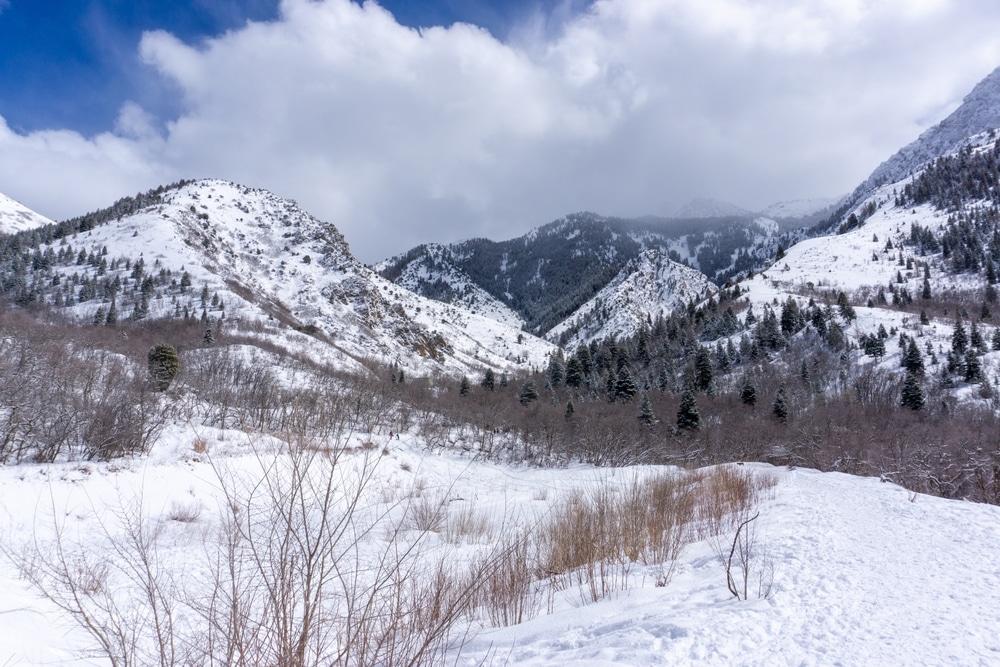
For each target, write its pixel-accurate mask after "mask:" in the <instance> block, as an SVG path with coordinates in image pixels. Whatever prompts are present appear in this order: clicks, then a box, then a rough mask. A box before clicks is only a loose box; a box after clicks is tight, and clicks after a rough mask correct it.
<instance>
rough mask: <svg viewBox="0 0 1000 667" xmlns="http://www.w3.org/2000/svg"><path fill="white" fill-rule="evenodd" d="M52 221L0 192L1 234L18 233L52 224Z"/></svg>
mask: <svg viewBox="0 0 1000 667" xmlns="http://www.w3.org/2000/svg"><path fill="white" fill-rule="evenodd" d="M50 224H52V221H51V220H49V219H48V218H46V217H45V216H44V215H40V214H38V213H35V212H34V211H32V210H31V209H30V208H28V207H27V206H25V205H24V204H21V203H20V202H17V201H14V200H13V199H11V198H10V197H8V196H7V195H5V194H3V193H0V234H16V233H17V232H21V231H24V230H25V229H34V228H35V227H41V226H43V225H50Z"/></svg>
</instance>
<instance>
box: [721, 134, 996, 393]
mask: <svg viewBox="0 0 1000 667" xmlns="http://www.w3.org/2000/svg"><path fill="white" fill-rule="evenodd" d="M994 141H995V138H994V137H993V136H992V133H991V132H986V133H983V134H980V135H976V136H974V137H971V138H969V139H968V140H967V142H965V144H964V145H969V146H972V147H973V148H974V150H976V151H984V150H992V148H993V146H994ZM959 150H960V149H959ZM956 152H957V151H952V152H951V153H950V154H956ZM919 173H920V170H919V169H918V170H917V171H916V172H915V174H914V175H910V176H907V177H906V178H904V179H902V180H900V181H898V182H893V183H887V184H885V185H883V186H881V187H879V188H877V189H876V190H875V191H874V192H873V193H872V194H870V195H869V196H868V197H867V198H866V199H864V200H862V201H860V202H858V204H857V206H856V207H855V208H854V209H852V210H851V211H849V213H854V214H855V215H856V216H859V217H862V218H863V222H862V223H861V224H860V226H859V227H857V228H855V229H852V230H850V231H847V232H845V233H842V234H837V235H833V236H823V237H817V238H811V239H806V240H804V241H802V242H800V243H798V244H796V245H794V246H792V247H791V248H789V249H788V251H787V252H786V254H785V256H784V257H782V258H781V259H780V260H777V261H775V262H774V264H773V265H772V266H771V267H770V268H769V269H767V270H766V271H763V272H761V273H759V274H757V275H755V276H754V277H753V278H752V279H751V280H747V281H744V282H743V283H741V287H742V288H743V289H744V290H745V291H746V298H747V299H748V300H749V301H750V303H752V304H753V305H754V306H755V308H756V309H757V313H760V312H761V309H762V308H764V307H773V306H774V304H775V303H782V302H784V301H785V300H786V299H787V298H789V297H793V298H795V299H797V300H798V301H799V302H800V305H804V304H805V303H806V302H807V301H808V300H809V299H810V298H813V299H815V300H817V301H819V302H821V303H822V302H824V301H826V302H828V303H829V302H834V301H836V297H837V295H838V294H839V293H840V292H843V293H844V294H845V296H847V297H848V299H849V300H850V301H851V302H853V303H855V304H858V305H856V306H855V308H854V310H855V312H856V314H857V319H856V320H855V321H854V322H853V323H852V324H851V325H850V326H849V327H848V328H847V332H846V333H847V334H848V336H849V337H851V338H852V339H854V340H857V339H858V337H860V336H861V335H862V334H866V333H867V334H871V333H873V332H875V331H876V330H877V329H878V327H879V326H880V325H881V326H883V327H884V328H885V329H886V330H892V329H896V330H898V331H900V332H903V333H906V334H907V335H911V336H915V337H917V338H919V339H920V341H921V347H922V349H924V350H933V351H934V352H935V353H936V354H937V355H938V356H939V357H943V356H944V354H945V353H946V352H947V351H948V350H949V349H950V347H951V336H952V332H953V325H954V323H955V319H954V317H955V315H954V314H953V315H951V316H950V317H948V318H941V317H938V318H935V317H931V318H930V319H929V321H928V323H926V324H922V323H921V322H920V318H919V317H918V316H915V315H914V314H913V313H912V312H907V311H906V310H899V309H895V308H891V307H889V306H891V305H892V303H891V301H892V297H891V295H890V294H889V293H890V289H892V288H895V289H897V290H900V291H903V290H905V292H906V293H907V294H908V295H909V296H910V297H912V298H913V299H920V296H921V294H922V293H923V291H924V282H925V271H926V273H927V274H928V275H927V278H926V283H927V286H928V288H929V289H930V292H931V294H932V295H942V294H969V295H977V294H979V295H980V296H979V297H978V298H979V299H982V295H981V293H982V291H983V287H984V281H983V278H982V277H981V275H980V274H979V273H976V272H972V273H955V272H954V271H953V270H951V269H950V267H949V266H947V265H946V261H945V258H944V257H943V255H942V253H941V252H936V253H926V254H925V253H922V252H921V251H920V249H919V247H917V246H915V245H913V244H912V242H911V231H912V228H913V226H914V225H916V226H918V227H919V228H922V229H926V230H929V231H930V232H931V233H934V234H939V233H940V232H941V230H942V229H943V228H944V227H945V226H946V225H947V223H948V219H949V214H948V213H947V212H944V211H940V210H937V209H935V208H934V207H932V206H931V205H930V204H922V205H919V206H906V205H897V202H896V194H897V193H899V192H902V191H903V189H904V188H905V186H906V185H907V184H908V183H910V182H911V181H912V180H913V179H914V177H915V176H916V175H918V174H919ZM865 210H867V211H868V212H869V213H870V215H868V216H867V217H863V216H862V212H863V211H865ZM922 267H926V268H922ZM887 295H889V296H887ZM883 300H887V301H888V303H886V302H885V301H883ZM974 314H978V313H974ZM968 317H969V315H968V314H966V318H968ZM973 319H979V318H973ZM979 326H980V327H981V329H982V331H983V334H984V336H986V338H987V339H989V336H991V335H992V331H993V326H992V322H980V325H979ZM887 351H888V354H887V355H886V357H885V358H884V359H883V360H882V361H881V365H882V366H883V367H884V368H886V369H887V370H892V371H894V372H898V373H902V372H903V371H902V369H901V368H900V363H899V362H900V355H901V352H900V351H899V350H898V349H897V346H896V345H890V346H888V348H887ZM858 358H859V361H860V363H869V364H875V363H876V362H874V361H873V360H870V359H867V360H866V358H865V357H864V356H863V355H861V354H860V353H859V354H858ZM982 359H983V360H982V363H983V364H984V367H985V368H984V370H985V371H986V373H985V375H986V377H988V378H993V377H995V375H996V373H997V372H998V371H1000V352H997V351H992V352H989V353H987V354H985V355H984V356H983V358H982Z"/></svg>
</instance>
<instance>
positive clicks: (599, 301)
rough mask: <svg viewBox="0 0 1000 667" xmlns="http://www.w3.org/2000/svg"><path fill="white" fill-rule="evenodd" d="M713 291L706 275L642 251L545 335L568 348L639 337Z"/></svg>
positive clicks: (657, 253)
mask: <svg viewBox="0 0 1000 667" xmlns="http://www.w3.org/2000/svg"><path fill="white" fill-rule="evenodd" d="M717 290H718V288H717V287H716V286H715V285H714V284H713V283H712V282H711V281H709V279H708V278H707V277H706V276H705V274H703V273H701V272H700V271H697V270H696V269H692V268H690V267H688V266H684V265H683V264H679V263H677V262H674V261H672V260H670V259H668V258H667V257H666V256H665V255H664V254H663V253H661V252H660V251H658V250H646V251H643V252H642V253H641V254H640V255H639V257H637V258H636V259H634V260H632V261H630V262H629V263H628V265H626V267H625V268H624V269H622V271H621V273H619V274H618V276H617V277H616V278H615V279H614V280H612V281H611V282H610V283H608V285H607V286H606V287H604V289H602V290H601V291H600V292H598V293H597V296H595V297H594V298H593V299H591V300H590V301H588V302H587V303H585V304H584V305H583V306H581V307H580V309H579V310H577V311H576V312H575V313H573V315H572V316H570V317H569V318H568V319H566V320H565V321H564V322H562V323H561V324H559V325H558V326H556V327H555V328H553V329H552V330H551V331H550V332H549V333H548V334H547V337H548V339H549V340H551V341H561V342H562V344H563V346H564V347H566V348H568V349H575V348H576V347H577V346H578V345H579V344H581V343H589V342H590V341H592V340H600V339H603V338H607V337H609V336H614V337H616V338H623V337H627V336H633V335H635V334H636V333H638V331H639V329H640V328H642V327H643V325H646V326H649V325H650V323H652V322H653V321H654V320H656V319H657V318H658V317H661V316H663V317H665V316H667V315H669V314H670V313H671V312H672V311H674V310H675V309H678V308H684V307H685V306H687V304H688V303H690V302H691V301H695V302H699V301H701V300H702V299H703V298H705V296H706V294H707V293H708V292H710V291H717Z"/></svg>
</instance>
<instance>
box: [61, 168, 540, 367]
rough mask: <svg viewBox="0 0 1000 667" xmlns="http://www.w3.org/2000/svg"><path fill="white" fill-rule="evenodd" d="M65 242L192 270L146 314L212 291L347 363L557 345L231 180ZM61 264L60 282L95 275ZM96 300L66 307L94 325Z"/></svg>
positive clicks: (241, 314) (471, 362)
mask: <svg viewBox="0 0 1000 667" xmlns="http://www.w3.org/2000/svg"><path fill="white" fill-rule="evenodd" d="M66 242H68V243H70V244H71V245H73V246H74V248H75V249H77V250H79V249H85V250H87V251H88V252H96V253H98V254H100V253H101V252H102V249H103V248H104V247H107V249H108V260H109V261H110V260H111V259H114V258H117V257H122V258H131V259H132V260H133V261H135V260H136V259H137V258H139V257H142V259H143V262H144V264H145V266H146V269H147V271H153V272H158V271H160V270H164V269H169V270H171V271H172V272H173V274H174V275H175V276H176V277H178V278H179V277H180V275H181V274H182V273H183V272H184V271H187V272H188V274H189V275H190V277H191V281H192V289H191V292H190V293H191V298H190V299H189V301H188V302H187V303H185V304H180V303H171V302H170V301H169V300H167V299H165V298H157V299H153V300H152V301H151V302H150V317H166V316H171V315H174V314H175V312H176V309H177V308H178V306H183V305H188V306H189V307H190V308H191V309H192V310H193V311H194V313H200V312H201V309H202V305H201V303H200V301H199V300H198V297H197V295H198V294H199V293H200V292H201V290H202V289H203V288H204V287H207V288H208V290H209V292H211V293H212V294H213V295H215V294H218V295H219V297H220V298H221V299H222V301H223V302H224V303H225V304H226V307H225V317H226V318H227V319H231V320H232V319H236V320H245V321H256V322H260V323H263V324H264V325H266V326H271V327H275V328H278V327H279V326H280V328H279V329H277V330H279V331H280V334H281V336H282V337H284V338H286V339H287V340H288V341H290V344H292V345H296V346H300V347H303V348H304V349H308V350H309V353H310V354H314V355H316V356H318V358H320V359H323V360H325V361H327V362H328V363H331V364H333V365H335V366H340V367H345V368H350V369H353V370H359V369H360V368H362V362H363V361H364V360H368V359H373V360H377V361H379V362H381V363H383V364H395V365H397V366H399V367H401V368H404V369H406V371H407V372H408V373H410V374H415V375H420V376H427V375H433V374H435V373H446V374H450V375H460V374H462V373H466V372H470V371H478V370H482V369H484V368H486V367H492V368H494V369H497V370H500V369H524V368H527V367H528V365H529V364H534V365H536V366H539V365H541V364H542V363H544V360H545V359H546V357H547V355H548V354H549V353H550V352H551V351H552V349H553V348H552V346H551V345H550V344H548V343H546V342H545V341H542V340H541V339H538V338H535V337H533V336H530V335H527V334H522V332H521V331H520V330H519V329H518V328H516V327H511V326H507V325H504V324H502V323H498V322H496V321H494V320H491V319H488V318H486V317H482V316H479V315H476V314H474V313H469V312H467V311H465V310H463V309H461V308H457V307H455V306H449V305H446V304H442V303H438V302H436V301H432V300H429V299H425V298H423V297H420V296H418V295H416V294H413V293H412V292H410V291H408V290H406V289H405V288H403V287H400V286H398V285H394V284H392V283H391V282H389V281H387V280H385V279H383V278H382V277H380V276H379V275H378V274H376V273H375V272H374V271H372V270H371V269H369V268H367V267H365V266H364V265H363V264H361V263H360V262H359V261H358V260H356V259H355V258H354V257H353V255H351V253H350V250H349V248H348V246H347V243H346V241H345V240H344V237H343V236H342V235H341V234H340V232H339V231H338V230H337V228H336V227H335V226H334V225H332V224H330V223H327V222H323V221H320V220H318V219H316V218H315V217H313V216H311V215H309V214H308V213H306V212H304V211H302V210H301V209H300V208H299V207H298V205H296V204H295V203H294V202H292V201H289V200H286V199H282V198H280V197H277V196H275V195H273V194H272V193H270V192H267V191H266V190H258V189H252V188H247V187H244V186H240V185H236V184H233V183H229V182H226V181H220V180H204V181H196V182H194V183H191V184H189V185H186V186H184V187H182V188H180V189H177V190H173V191H169V192H167V193H165V194H164V203H163V204H161V205H157V206H151V207H149V208H147V209H145V210H143V211H140V212H139V213H137V214H135V215H132V216H127V217H125V218H122V219H121V220H118V221H114V222H111V223H108V224H106V225H102V226H98V227H96V228H95V229H93V230H91V231H88V232H83V233H78V234H75V235H72V236H70V237H68V238H67V239H66ZM56 249H58V248H56ZM42 250H43V251H44V250H45V248H43V249H42ZM57 270H58V271H61V272H62V273H63V274H64V275H63V278H68V277H70V275H72V274H73V273H77V272H89V273H91V274H92V273H93V272H94V271H95V269H93V267H80V266H69V267H66V266H62V267H58V268H57ZM108 275H110V274H108ZM125 275H127V272H125ZM92 277H93V276H92ZM99 307H104V308H107V307H108V304H107V303H102V302H101V301H100V300H92V301H88V302H85V303H82V304H78V305H74V306H72V307H71V309H70V310H71V311H72V312H74V313H75V314H76V315H77V316H78V317H79V318H80V319H81V320H82V321H84V322H89V321H90V320H91V319H92V318H93V315H94V312H95V311H96V310H97V309H98V308H99ZM210 315H211V316H213V317H217V316H218V312H214V313H210ZM297 332H305V333H297ZM306 334H308V335H306Z"/></svg>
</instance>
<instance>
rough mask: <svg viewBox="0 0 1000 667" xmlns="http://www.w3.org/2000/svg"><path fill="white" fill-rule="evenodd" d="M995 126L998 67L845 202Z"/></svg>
mask: <svg viewBox="0 0 1000 667" xmlns="http://www.w3.org/2000/svg"><path fill="white" fill-rule="evenodd" d="M995 128H1000V67H998V68H997V69H995V70H993V71H992V72H991V73H990V74H989V75H988V76H987V77H986V78H985V79H983V80H982V81H980V82H979V83H978V84H976V87H975V88H973V89H972V92H970V93H969V94H968V95H966V96H965V99H964V100H962V104H961V106H959V107H958V109H956V110H955V111H954V112H952V113H951V115H949V116H948V117H947V118H945V119H944V120H942V121H941V122H940V123H938V124H937V125H935V126H934V127H932V128H930V129H929V130H927V131H926V132H924V133H923V134H921V135H920V136H919V137H918V138H917V139H916V140H914V141H913V142H912V143H910V144H907V145H906V146H904V147H903V148H901V149H900V150H899V151H897V152H896V153H895V154H894V155H893V156H892V157H890V158H889V159H888V160H886V161H885V162H883V163H882V164H880V165H879V166H878V167H876V168H875V171H873V172H872V174H871V175H870V176H869V177H868V178H867V179H865V181H864V182H863V183H862V184H861V185H859V186H858V187H857V189H855V191H854V192H853V193H852V194H851V195H850V197H848V199H847V202H848V204H849V205H850V206H851V207H854V206H855V205H857V204H860V203H861V202H862V201H863V200H865V199H867V198H868V196H869V195H871V194H872V192H874V191H875V190H876V189H877V188H879V187H881V186H883V185H886V184H888V183H893V182H897V181H901V180H903V179H904V178H905V177H906V176H908V175H909V174H910V173H911V172H913V171H914V170H915V169H917V168H918V167H919V166H920V165H922V164H924V163H926V162H928V161H930V160H933V159H934V158H936V157H940V156H942V155H945V154H947V153H950V152H951V151H953V150H955V149H956V148H958V147H959V146H961V145H962V144H964V143H965V142H966V141H967V140H968V138H969V137H972V136H973V135H976V134H980V133H982V132H987V131H989V130H992V129H995ZM847 215H848V214H847V213H845V214H844V217H845V218H846V217H847Z"/></svg>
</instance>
